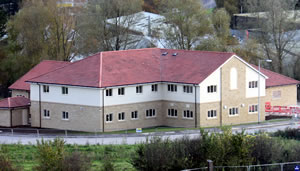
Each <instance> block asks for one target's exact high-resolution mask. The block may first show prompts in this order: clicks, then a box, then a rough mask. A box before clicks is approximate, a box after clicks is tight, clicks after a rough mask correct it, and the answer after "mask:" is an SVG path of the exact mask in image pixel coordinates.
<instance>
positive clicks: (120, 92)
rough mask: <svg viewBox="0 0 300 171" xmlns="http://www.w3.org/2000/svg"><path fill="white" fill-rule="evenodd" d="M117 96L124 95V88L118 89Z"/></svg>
mask: <svg viewBox="0 0 300 171" xmlns="http://www.w3.org/2000/svg"><path fill="white" fill-rule="evenodd" d="M118 95H125V88H124V87H122V88H119V89H118Z"/></svg>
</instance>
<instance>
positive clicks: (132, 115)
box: [131, 111, 138, 119]
mask: <svg viewBox="0 0 300 171" xmlns="http://www.w3.org/2000/svg"><path fill="white" fill-rule="evenodd" d="M131 119H138V111H133V112H131Z"/></svg>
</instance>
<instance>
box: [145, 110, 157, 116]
mask: <svg viewBox="0 0 300 171" xmlns="http://www.w3.org/2000/svg"><path fill="white" fill-rule="evenodd" d="M155 115H156V113H155V109H149V110H146V117H147V118H149V117H155Z"/></svg>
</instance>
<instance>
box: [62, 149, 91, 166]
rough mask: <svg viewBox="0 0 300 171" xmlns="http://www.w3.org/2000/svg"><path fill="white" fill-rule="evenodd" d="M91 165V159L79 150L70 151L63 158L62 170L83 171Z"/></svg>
mask: <svg viewBox="0 0 300 171" xmlns="http://www.w3.org/2000/svg"><path fill="white" fill-rule="evenodd" d="M90 167H91V160H90V158H89V157H88V156H86V155H83V154H82V153H80V152H77V151H75V152H72V153H70V154H69V155H67V156H66V157H65V158H64V160H63V170H64V171H85V170H89V169H90Z"/></svg>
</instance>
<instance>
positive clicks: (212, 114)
mask: <svg viewBox="0 0 300 171" xmlns="http://www.w3.org/2000/svg"><path fill="white" fill-rule="evenodd" d="M207 117H208V118H216V117H217V110H209V111H208V112H207Z"/></svg>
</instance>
